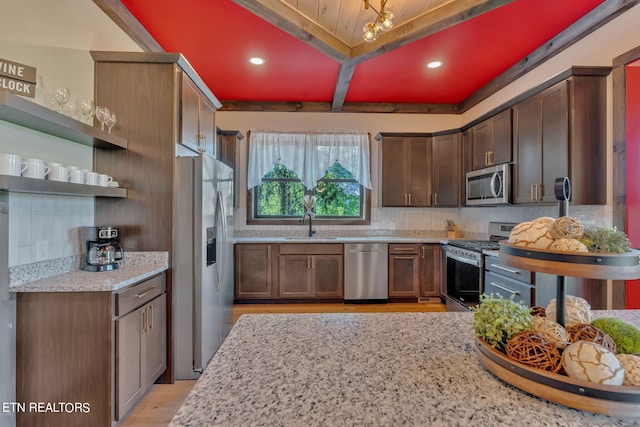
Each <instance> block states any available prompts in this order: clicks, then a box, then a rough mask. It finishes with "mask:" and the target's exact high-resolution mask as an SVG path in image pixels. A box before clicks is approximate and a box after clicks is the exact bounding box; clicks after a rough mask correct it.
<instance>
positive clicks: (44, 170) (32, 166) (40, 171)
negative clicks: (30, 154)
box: [22, 159, 51, 179]
mask: <svg viewBox="0 0 640 427" xmlns="http://www.w3.org/2000/svg"><path fill="white" fill-rule="evenodd" d="M24 162H25V163H26V164H27V168H26V169H25V170H24V172H22V176H24V177H27V178H36V179H44V177H45V176H47V175H48V174H49V172H50V171H51V168H50V167H49V166H47V165H45V164H44V161H43V160H42V159H25V160H24Z"/></svg>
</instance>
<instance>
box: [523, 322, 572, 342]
mask: <svg viewBox="0 0 640 427" xmlns="http://www.w3.org/2000/svg"><path fill="white" fill-rule="evenodd" d="M532 327H533V330H534V331H535V332H537V333H538V334H540V335H542V336H543V337H545V338H546V339H548V340H549V341H551V342H552V343H553V344H555V346H556V347H558V348H560V349H562V348H565V347H566V346H568V345H569V344H571V335H569V332H567V330H566V329H565V328H563V327H562V325H561V324H559V323H556V322H554V321H553V320H550V319H549V318H546V317H536V318H534V319H533V323H532Z"/></svg>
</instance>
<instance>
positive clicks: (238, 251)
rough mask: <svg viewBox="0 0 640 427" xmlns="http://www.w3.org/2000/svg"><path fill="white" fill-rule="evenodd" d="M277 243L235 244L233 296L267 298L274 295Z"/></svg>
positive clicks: (238, 297) (239, 297)
mask: <svg viewBox="0 0 640 427" xmlns="http://www.w3.org/2000/svg"><path fill="white" fill-rule="evenodd" d="M277 259H278V245H270V244H249V243H247V244H244V243H243V244H237V245H235V269H236V280H235V298H236V299H269V298H275V297H276V295H277V294H276V292H275V291H276V289H275V286H274V282H275V281H276V280H277V279H275V278H274V277H277V276H276V272H277V270H278V264H277V262H276V261H277Z"/></svg>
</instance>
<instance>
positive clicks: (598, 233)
mask: <svg viewBox="0 0 640 427" xmlns="http://www.w3.org/2000/svg"><path fill="white" fill-rule="evenodd" d="M580 241H581V242H582V243H584V245H585V246H586V247H587V249H588V250H589V252H611V253H620V254H621V253H625V252H627V251H628V250H629V239H628V238H627V235H626V234H624V233H623V232H622V231H618V230H617V229H616V227H588V228H585V229H584V234H583V235H582V237H581V238H580Z"/></svg>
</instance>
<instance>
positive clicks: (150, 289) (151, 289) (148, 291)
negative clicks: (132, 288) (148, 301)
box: [135, 285, 158, 299]
mask: <svg viewBox="0 0 640 427" xmlns="http://www.w3.org/2000/svg"><path fill="white" fill-rule="evenodd" d="M157 287H158V285H154V286H152V287H150V288H149V289H147V290H146V291H144V292H142V293H140V294H136V296H135V298H136V299H140V298H143V297H144V296H145V295H147V294H148V293H150V292H153V290H154V289H155V288H157Z"/></svg>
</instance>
